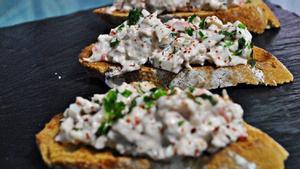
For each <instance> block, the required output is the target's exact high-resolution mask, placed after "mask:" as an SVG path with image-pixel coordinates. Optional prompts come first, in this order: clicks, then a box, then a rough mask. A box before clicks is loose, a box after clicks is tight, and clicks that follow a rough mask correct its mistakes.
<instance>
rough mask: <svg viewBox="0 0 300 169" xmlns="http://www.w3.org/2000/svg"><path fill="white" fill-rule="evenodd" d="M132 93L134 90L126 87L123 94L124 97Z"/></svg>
mask: <svg viewBox="0 0 300 169" xmlns="http://www.w3.org/2000/svg"><path fill="white" fill-rule="evenodd" d="M131 94H132V92H131V91H130V90H127V89H125V91H124V92H123V93H122V95H123V96H124V97H129V96H131Z"/></svg>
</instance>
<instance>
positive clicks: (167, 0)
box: [110, 0, 247, 12]
mask: <svg viewBox="0 0 300 169" xmlns="http://www.w3.org/2000/svg"><path fill="white" fill-rule="evenodd" d="M246 3H247V1H246V0H115V1H114V4H113V6H112V7H111V9H110V10H111V11H113V10H122V11H129V10H131V9H134V8H146V9H148V10H151V11H155V10H160V11H162V12H163V11H169V12H173V11H177V10H179V11H180V10H184V9H203V10H226V9H228V8H230V7H235V6H241V5H244V4H246Z"/></svg>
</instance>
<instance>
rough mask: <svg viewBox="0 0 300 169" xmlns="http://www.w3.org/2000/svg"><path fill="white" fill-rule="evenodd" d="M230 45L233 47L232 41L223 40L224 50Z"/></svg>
mask: <svg viewBox="0 0 300 169" xmlns="http://www.w3.org/2000/svg"><path fill="white" fill-rule="evenodd" d="M232 45H233V41H231V40H225V41H224V47H225V48H228V47H230V46H232Z"/></svg>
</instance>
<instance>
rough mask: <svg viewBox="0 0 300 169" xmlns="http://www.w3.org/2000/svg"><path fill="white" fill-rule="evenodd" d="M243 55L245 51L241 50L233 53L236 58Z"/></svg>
mask: <svg viewBox="0 0 300 169" xmlns="http://www.w3.org/2000/svg"><path fill="white" fill-rule="evenodd" d="M242 54H243V50H241V49H239V50H237V51H235V52H233V55H235V56H241V55H242Z"/></svg>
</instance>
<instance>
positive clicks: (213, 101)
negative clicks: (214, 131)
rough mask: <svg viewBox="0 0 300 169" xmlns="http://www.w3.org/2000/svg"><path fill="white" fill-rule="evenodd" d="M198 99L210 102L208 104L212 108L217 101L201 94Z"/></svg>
mask: <svg viewBox="0 0 300 169" xmlns="http://www.w3.org/2000/svg"><path fill="white" fill-rule="evenodd" d="M199 97H201V98H202V99H205V100H208V101H209V102H210V104H211V105H213V106H215V105H216V104H217V103H218V102H217V100H215V99H214V98H213V97H212V96H211V95H207V94H202V95H201V96H199Z"/></svg>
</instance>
